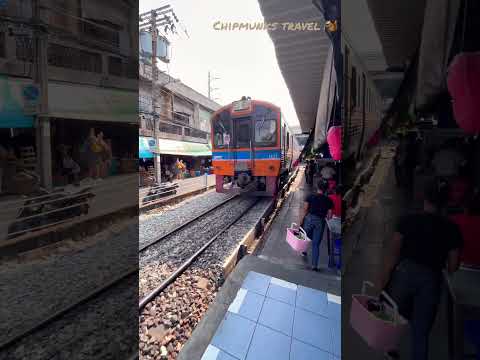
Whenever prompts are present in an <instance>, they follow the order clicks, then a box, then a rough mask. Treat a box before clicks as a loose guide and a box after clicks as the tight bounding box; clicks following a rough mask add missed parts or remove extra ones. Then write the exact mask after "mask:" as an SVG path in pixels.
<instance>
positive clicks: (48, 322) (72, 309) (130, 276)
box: [0, 268, 138, 359]
mask: <svg viewBox="0 0 480 360" xmlns="http://www.w3.org/2000/svg"><path fill="white" fill-rule="evenodd" d="M137 274H138V269H137V268H132V269H130V270H128V271H125V272H124V273H122V274H120V275H118V276H116V277H115V278H113V279H112V280H111V281H109V282H107V283H105V284H104V285H103V286H100V287H98V288H97V289H95V290H93V291H91V292H89V293H87V294H85V295H84V296H83V297H81V298H79V299H78V301H76V302H74V303H71V304H69V305H66V306H64V307H62V308H60V309H59V310H57V311H56V312H55V313H52V314H51V315H50V316H48V317H46V318H44V319H42V320H40V321H38V322H36V323H35V324H34V325H32V326H30V327H28V328H27V329H25V330H23V331H22V332H20V333H17V334H16V335H14V336H12V337H11V338H9V339H7V340H4V341H2V342H1V343H0V359H14V358H15V357H13V355H12V353H11V352H14V349H15V347H16V346H17V345H19V344H20V343H22V342H25V341H26V342H28V338H29V337H30V336H32V337H35V336H36V335H37V334H38V333H41V332H42V331H46V332H47V335H46V336H45V335H43V336H40V338H42V339H43V340H44V339H45V338H46V337H48V336H50V335H56V333H57V332H56V331H49V330H48V327H49V326H55V323H56V322H57V321H58V322H62V321H64V320H65V318H68V317H72V316H73V317H75V316H82V315H83V314H84V311H85V309H82V307H85V306H88V304H90V303H93V302H95V301H98V300H99V299H102V300H101V302H104V299H103V297H111V294H112V293H114V292H116V291H118V288H119V287H121V286H124V287H125V285H127V284H128V283H129V282H130V283H132V282H133V283H132V284H133V285H134V284H135V283H136V277H137ZM129 286H130V287H131V285H129ZM94 308H95V311H98V310H97V309H98V307H97V306H94ZM68 322H70V321H68ZM60 328H63V326H60ZM89 332H91V330H90V331H89ZM75 335H76V334H75ZM80 340H82V339H81V338H75V337H74V338H73V339H70V340H69V343H70V344H67V345H71V344H73V343H78V342H79V341H80ZM111 340H114V339H111ZM36 342H37V341H33V342H32V343H33V344H36ZM49 345H50V344H49ZM27 351H28V352H29V351H31V349H29V350H27ZM50 351H51V350H50ZM58 351H59V350H58ZM9 352H10V353H9ZM4 355H5V356H6V357H4ZM29 356H30V353H29ZM50 357H51V354H50ZM50 357H48V358H50ZM20 358H23V357H20Z"/></svg>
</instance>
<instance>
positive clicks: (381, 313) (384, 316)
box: [367, 299, 393, 322]
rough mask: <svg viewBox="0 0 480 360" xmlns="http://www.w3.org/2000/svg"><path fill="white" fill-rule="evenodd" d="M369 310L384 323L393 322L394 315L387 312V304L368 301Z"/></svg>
mask: <svg viewBox="0 0 480 360" xmlns="http://www.w3.org/2000/svg"><path fill="white" fill-rule="evenodd" d="M367 309H368V311H370V313H372V314H373V315H375V317H377V318H378V319H381V320H383V321H388V322H393V314H391V312H389V311H388V310H387V308H386V307H385V304H384V303H383V302H381V301H378V300H373V299H371V300H368V301H367Z"/></svg>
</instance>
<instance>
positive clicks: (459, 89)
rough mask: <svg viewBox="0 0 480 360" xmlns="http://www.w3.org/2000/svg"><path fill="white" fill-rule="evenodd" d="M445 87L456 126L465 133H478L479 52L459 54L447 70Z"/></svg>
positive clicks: (479, 100)
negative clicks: (451, 104) (451, 103)
mask: <svg viewBox="0 0 480 360" xmlns="http://www.w3.org/2000/svg"><path fill="white" fill-rule="evenodd" d="M447 85H448V90H449V92H450V95H451V96H452V98H453V112H454V114H455V120H456V121H457V123H458V126H459V127H460V128H462V129H463V130H464V131H465V132H466V133H470V134H476V133H478V132H479V131H480V120H479V115H480V52H474V53H460V54H458V55H457V56H455V59H454V60H453V61H452V63H451V65H450V68H449V70H448V78H447Z"/></svg>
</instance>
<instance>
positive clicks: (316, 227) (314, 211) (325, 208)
mask: <svg viewBox="0 0 480 360" xmlns="http://www.w3.org/2000/svg"><path fill="white" fill-rule="evenodd" d="M326 190H327V187H326V185H325V183H324V182H323V181H320V182H319V183H318V184H317V192H316V193H314V194H310V195H309V196H307V198H306V199H305V202H304V208H303V212H302V215H301V218H300V221H299V224H302V227H303V229H304V230H305V232H306V233H307V236H308V237H309V238H310V239H311V240H312V262H311V266H312V270H313V271H318V260H319V258H320V244H321V242H322V238H323V232H324V230H325V219H326V218H327V216H330V215H331V211H332V209H333V206H334V204H333V202H332V200H330V199H329V197H328V196H326V195H325V192H326ZM303 255H306V254H303Z"/></svg>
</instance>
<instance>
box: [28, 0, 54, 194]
mask: <svg viewBox="0 0 480 360" xmlns="http://www.w3.org/2000/svg"><path fill="white" fill-rule="evenodd" d="M32 7H33V9H32V23H33V27H34V29H33V65H34V66H33V70H34V74H33V81H34V83H35V84H36V85H37V86H38V88H39V90H40V94H39V96H40V99H39V100H40V101H39V106H38V109H37V115H36V145H37V146H36V148H37V166H38V171H39V173H40V183H41V185H42V186H43V187H44V188H46V189H51V188H52V149H51V139H50V137H51V136H50V118H49V116H48V112H49V109H48V55H47V48H48V29H47V23H46V22H45V21H44V19H45V14H44V13H43V11H44V10H42V0H32Z"/></svg>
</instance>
